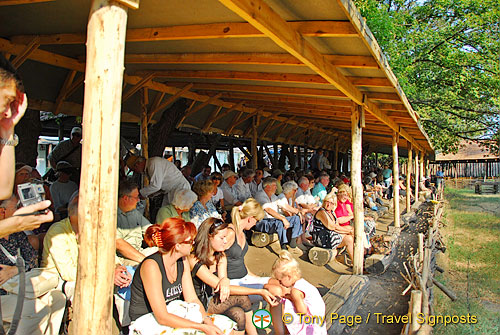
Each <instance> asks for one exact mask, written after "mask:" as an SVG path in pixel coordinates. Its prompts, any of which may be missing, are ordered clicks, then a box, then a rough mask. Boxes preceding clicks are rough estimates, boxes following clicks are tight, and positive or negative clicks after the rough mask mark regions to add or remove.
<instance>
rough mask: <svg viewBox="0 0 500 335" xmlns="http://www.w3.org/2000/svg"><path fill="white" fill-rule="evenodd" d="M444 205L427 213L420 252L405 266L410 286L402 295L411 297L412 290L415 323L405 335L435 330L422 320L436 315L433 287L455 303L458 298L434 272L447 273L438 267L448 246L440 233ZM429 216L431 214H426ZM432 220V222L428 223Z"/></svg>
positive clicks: (410, 256) (419, 239)
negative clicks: (440, 256)
mask: <svg viewBox="0 0 500 335" xmlns="http://www.w3.org/2000/svg"><path fill="white" fill-rule="evenodd" d="M441 204H442V203H440V202H434V203H433V207H432V211H431V212H430V213H423V214H424V215H423V219H424V222H427V226H428V227H426V228H427V230H426V232H425V233H419V234H418V250H417V251H416V253H414V254H412V255H409V256H408V260H407V261H406V262H404V263H403V266H404V270H405V271H404V273H403V272H402V271H401V272H400V274H401V276H402V277H403V279H404V280H405V281H406V282H407V283H408V286H407V287H406V288H405V289H404V290H403V292H402V293H401V294H402V295H405V294H407V293H408V292H409V291H410V290H411V298H410V302H409V305H410V307H409V315H411V322H410V323H408V324H405V326H404V327H403V330H402V332H401V333H402V334H429V333H430V332H431V330H432V327H431V326H429V325H428V324H427V323H425V322H424V323H423V322H422V320H427V319H428V316H429V315H432V314H433V311H432V301H433V297H434V296H433V286H434V285H436V286H437V287H438V288H439V289H441V290H442V291H443V292H444V293H445V294H446V295H447V296H448V297H450V299H452V300H455V299H456V296H455V294H454V293H453V292H451V291H450V290H449V289H447V288H446V287H445V286H444V285H443V284H441V283H439V282H438V281H436V279H434V278H433V277H434V272H435V271H439V272H442V271H443V270H442V269H441V268H440V267H439V266H438V265H437V264H436V254H437V253H438V252H444V251H445V250H446V247H445V245H444V243H443V241H442V239H441V235H440V233H439V225H440V219H441V217H442V215H443V208H442V206H441ZM425 214H427V215H425ZM429 214H430V215H429ZM427 218H429V219H428V220H426V219H427Z"/></svg>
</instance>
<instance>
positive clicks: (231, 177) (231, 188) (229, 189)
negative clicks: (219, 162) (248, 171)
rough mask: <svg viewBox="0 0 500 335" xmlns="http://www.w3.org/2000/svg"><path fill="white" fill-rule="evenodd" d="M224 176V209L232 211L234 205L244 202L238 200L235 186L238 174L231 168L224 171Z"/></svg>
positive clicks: (222, 188) (222, 187)
mask: <svg viewBox="0 0 500 335" xmlns="http://www.w3.org/2000/svg"><path fill="white" fill-rule="evenodd" d="M222 176H223V177H224V182H223V183H222V186H221V187H220V188H221V190H222V193H223V194H224V209H225V210H227V211H230V210H231V209H232V208H233V206H239V205H241V204H242V202H241V201H239V200H238V194H237V193H236V187H235V184H236V180H238V175H237V174H236V173H234V172H233V171H231V170H229V171H226V172H224V174H223V175H222Z"/></svg>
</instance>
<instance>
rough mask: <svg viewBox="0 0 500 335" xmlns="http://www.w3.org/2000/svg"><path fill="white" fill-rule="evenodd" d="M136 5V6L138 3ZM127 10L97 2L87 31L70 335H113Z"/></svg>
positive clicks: (102, 0)
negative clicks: (75, 262) (76, 254)
mask: <svg viewBox="0 0 500 335" xmlns="http://www.w3.org/2000/svg"><path fill="white" fill-rule="evenodd" d="M137 4H138V1H137ZM126 28H127V9H126V7H125V6H123V5H121V4H120V3H119V2H117V1H111V0H95V1H93V3H92V6H91V10H90V16H89V22H88V28H87V57H86V62H87V63H86V69H85V95H84V104H83V153H82V162H84V164H82V174H81V179H80V180H81V184H80V198H79V206H78V222H79V225H78V226H79V229H78V231H79V237H78V240H79V254H78V275H77V279H76V289H75V296H74V311H75V312H74V316H73V322H74V324H73V327H72V328H71V329H72V330H71V333H72V334H75V335H76V334H111V316H112V304H113V274H114V269H115V241H116V238H115V236H116V207H117V199H118V175H119V173H118V171H119V170H118V158H119V140H120V112H121V100H122V87H123V70H124V55H125V32H126Z"/></svg>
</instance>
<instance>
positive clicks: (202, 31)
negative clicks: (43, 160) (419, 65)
mask: <svg viewBox="0 0 500 335" xmlns="http://www.w3.org/2000/svg"><path fill="white" fill-rule="evenodd" d="M289 23H290V25H291V26H292V27H294V29H297V30H298V31H299V32H300V33H301V34H303V35H304V36H311V37H347V36H349V37H358V33H357V32H356V30H355V29H353V28H352V26H351V24H350V23H349V22H346V21H291V22H289ZM34 36H35V35H18V36H13V37H12V38H11V41H12V42H14V43H18V44H27V43H28V42H29V41H30V40H31V39H33V37H34ZM38 36H39V37H40V44H41V45H46V44H85V43H86V41H87V34H86V33H62V34H49V35H47V34H45V35H44V34H42V35H38ZM248 37H252V38H258V37H262V38H265V37H266V35H265V34H263V33H262V32H261V31H259V30H258V29H256V28H254V27H253V26H252V25H251V24H249V23H246V22H243V23H240V22H227V23H209V24H193V25H179V26H170V27H155V28H132V29H127V35H126V40H125V41H126V42H150V41H178V40H192V39H213V38H248Z"/></svg>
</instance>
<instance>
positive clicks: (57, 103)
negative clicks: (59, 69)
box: [52, 70, 76, 115]
mask: <svg viewBox="0 0 500 335" xmlns="http://www.w3.org/2000/svg"><path fill="white" fill-rule="evenodd" d="M75 76H76V70H71V71H69V73H68V75H67V76H66V79H65V80H64V83H63V85H62V87H61V89H60V90H59V94H58V96H57V98H56V101H55V103H54V109H53V110H52V113H53V114H56V115H57V114H59V111H60V109H61V105H62V103H63V101H64V99H65V98H66V95H67V92H68V88H69V86H70V85H71V83H72V82H73V80H74V79H75Z"/></svg>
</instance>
